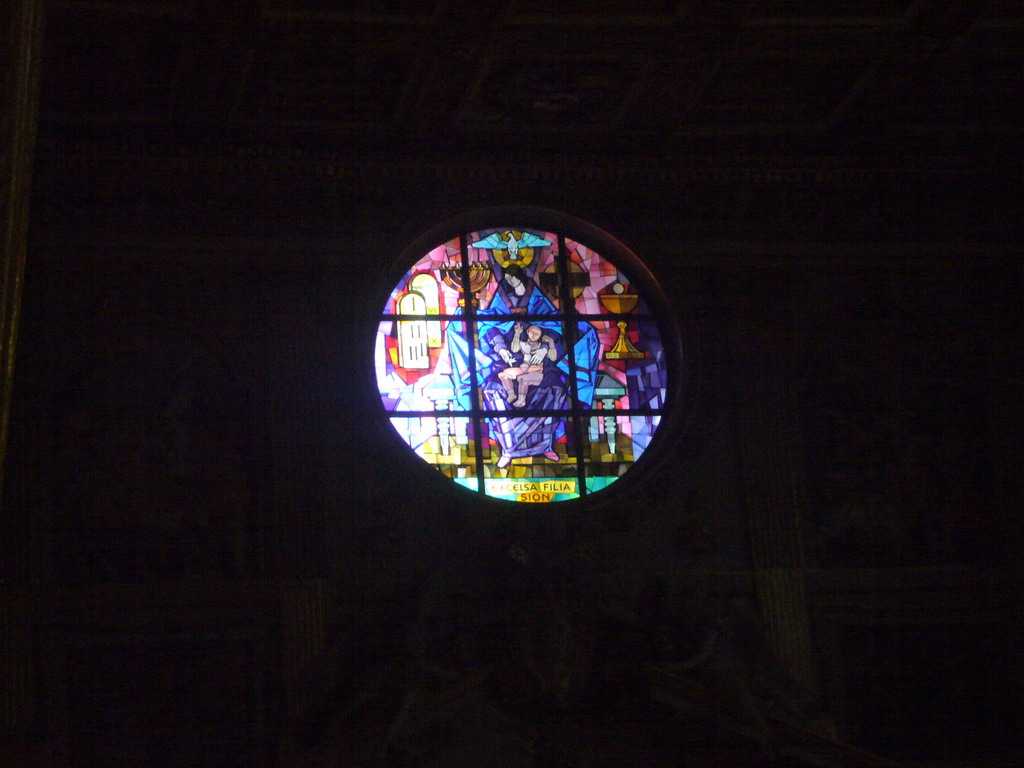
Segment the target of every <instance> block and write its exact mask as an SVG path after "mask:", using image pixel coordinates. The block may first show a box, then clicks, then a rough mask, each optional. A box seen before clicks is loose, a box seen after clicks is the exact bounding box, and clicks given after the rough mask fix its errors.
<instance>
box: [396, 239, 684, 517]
mask: <svg viewBox="0 0 1024 768" xmlns="http://www.w3.org/2000/svg"><path fill="white" fill-rule="evenodd" d="M640 292H641V289H640V286H639V285H638V284H636V283H634V282H632V281H631V280H630V278H629V276H628V272H624V271H623V270H622V269H621V268H620V266H619V265H618V264H614V263H613V262H612V261H611V260H610V259H608V258H605V257H604V256H602V255H599V254H598V253H596V252H595V251H593V250H591V249H590V248H588V247H587V246H586V245H585V244H583V243H581V242H579V241H577V240H574V239H571V238H566V237H564V236H561V235H559V234H558V233H555V232H550V231H547V230H539V229H527V228H515V227H497V228H489V229H479V230H475V231H471V232H466V233H465V234H464V235H462V236H461V237H455V238H452V239H450V240H448V241H446V242H444V243H442V244H440V245H437V246H435V247H433V248H431V249H430V250H429V251H427V252H426V253H425V254H423V255H422V256H420V257H419V258H418V259H417V260H416V263H415V264H414V265H413V266H412V268H410V269H409V270H408V271H407V272H406V273H405V274H404V275H403V277H402V278H401V280H399V282H398V284H397V285H396V287H395V289H394V290H393V291H392V292H391V294H390V295H389V296H388V299H387V302H386V303H385V307H384V310H383V313H382V315H383V317H382V319H381V322H380V325H379V330H378V333H377V346H376V372H377V382H378V388H379V391H380V396H381V401H382V404H383V405H384V408H385V409H386V410H387V411H388V412H389V413H390V415H391V422H392V425H393V426H394V428H395V430H396V431H397V432H398V434H399V435H400V436H401V437H402V439H403V440H404V441H405V442H406V444H408V445H409V446H410V448H411V449H412V450H413V451H414V452H415V453H416V454H417V455H418V456H419V457H420V458H421V459H422V460H423V461H425V462H427V463H428V464H430V465H431V466H433V467H435V468H436V469H438V470H439V471H440V472H441V473H443V474H444V475H446V476H447V477H449V478H451V479H452V480H454V481H455V482H456V483H457V484H459V485H461V486H463V487H465V488H467V489H470V490H472V491H476V492H480V493H483V494H485V495H486V496H488V497H491V498H494V499H502V500H509V501H521V502H553V501H565V500H569V499H574V498H578V497H580V496H585V495H587V494H589V493H595V492H597V491H600V490H602V489H604V488H606V487H607V486H609V485H611V484H612V483H613V482H615V481H616V480H617V479H618V478H620V477H621V476H622V475H624V474H625V473H626V471H627V470H628V469H629V468H630V467H632V465H633V464H634V463H635V462H636V461H637V460H638V459H639V458H640V456H641V455H642V454H643V453H644V451H646V450H647V449H648V448H649V446H650V445H651V442H652V439H653V436H654V433H655V430H656V429H657V427H658V425H659V423H660V421H661V416H662V413H663V412H664V409H665V407H666V404H667V403H666V400H667V394H668V360H667V356H666V350H665V344H664V338H663V333H662V331H661V329H660V328H659V325H658V322H657V320H656V318H655V317H654V315H653V313H652V312H651V310H650V307H649V305H648V304H647V303H646V302H645V301H644V299H643V298H642V297H641V295H640ZM595 411H600V412H601V415H599V416H597V415H594V416H584V415H583V414H584V413H588V414H593V413H594V412H595Z"/></svg>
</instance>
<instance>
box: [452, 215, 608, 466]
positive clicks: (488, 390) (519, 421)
mask: <svg viewBox="0 0 1024 768" xmlns="http://www.w3.org/2000/svg"><path fill="white" fill-rule="evenodd" d="M524 234H528V233H524ZM491 239H494V238H493V237H492V238H488V240H491ZM538 239H539V238H538ZM541 242H542V243H543V244H544V245H547V244H548V243H547V242H546V241H541ZM485 243H487V241H481V242H480V243H474V244H473V247H484V248H489V247H490V246H489V245H487V244H485ZM489 253H490V258H491V268H492V271H493V274H494V276H495V278H496V279H497V290H496V291H495V293H494V296H493V298H492V299H491V301H490V304H489V306H487V307H486V308H480V309H478V310H477V311H476V318H477V323H476V324H477V334H478V338H479V340H480V346H479V347H478V348H477V349H476V350H475V354H474V363H475V366H476V376H477V382H478V385H479V388H480V392H481V395H482V399H483V402H482V403H481V404H480V407H481V408H482V409H483V410H485V411H496V412H501V413H502V414H506V413H507V414H508V415H502V417H500V418H497V419H494V420H488V421H487V424H488V427H489V428H490V430H491V434H492V435H493V437H494V438H495V439H496V440H497V442H498V444H499V445H500V446H501V457H500V458H499V460H498V462H497V466H498V467H507V466H508V465H509V464H510V463H511V462H512V460H513V459H518V458H524V457H527V456H544V457H546V458H548V459H549V460H551V461H558V460H559V458H560V457H559V455H558V453H557V452H556V451H555V441H556V440H558V439H559V438H560V437H561V436H562V435H563V434H565V421H564V419H562V418H561V417H559V416H558V415H556V414H553V413H548V414H545V415H531V413H530V412H531V411H538V410H542V411H557V410H563V409H567V407H568V405H567V403H568V399H569V395H570V386H569V383H568V382H569V376H570V375H571V373H572V372H571V371H570V370H569V367H570V357H569V354H568V350H567V349H566V346H565V337H564V334H565V332H566V330H567V329H566V328H564V327H563V323H562V321H561V320H560V319H557V318H555V317H552V319H551V320H544V319H543V318H542V317H537V315H552V316H554V315H556V314H557V310H556V308H555V306H554V304H553V303H552V301H551V300H550V299H549V298H548V297H547V296H546V295H544V292H543V291H542V290H541V288H540V286H539V285H538V284H537V283H536V281H535V280H534V271H535V269H536V262H533V263H531V264H528V265H526V266H523V265H522V264H521V263H515V262H510V261H509V260H507V259H504V260H499V259H498V258H496V257H495V250H489ZM502 262H504V263H502ZM501 315H504V316H506V317H504V318H502V319H498V318H497V317H495V316H501ZM510 315H511V316H515V315H526V316H527V319H523V320H517V319H515V318H514V317H509V316H510ZM492 318H493V319H492ZM517 324H518V325H519V326H520V344H519V345H518V346H519V347H520V348H519V349H518V350H513V344H514V340H515V335H516V326H517ZM529 328H537V329H539V331H540V334H541V342H542V343H541V344H540V345H539V347H538V350H533V351H539V348H540V347H546V349H544V352H543V357H537V358H535V359H536V360H537V361H538V362H535V363H533V364H532V365H533V366H534V367H536V366H538V365H539V366H540V368H541V370H540V371H537V370H533V371H532V372H531V371H530V370H529V368H530V367H531V363H530V361H529V360H526V357H525V355H524V354H523V352H522V346H523V344H522V339H523V338H527V337H528V335H529V333H530V331H529ZM573 330H574V335H575V337H576V339H575V342H574V343H573V345H572V350H573V358H574V359H575V364H576V371H575V376H576V395H577V397H578V398H579V401H580V404H581V405H582V406H583V407H584V408H589V407H590V405H591V403H592V401H593V397H594V381H595V377H596V370H597V364H598V359H599V351H600V350H599V342H598V339H597V333H596V332H595V331H594V328H593V327H592V326H591V325H589V324H588V323H583V322H579V323H576V324H575V328H574V329H573ZM524 332H525V335H524ZM534 335H536V334H535V333H534ZM545 338H546V339H547V341H543V339H545ZM446 340H447V346H448V353H449V355H450V357H451V368H452V383H453V385H454V389H455V396H456V400H457V401H458V404H459V407H460V408H461V409H463V410H468V409H469V408H470V407H471V402H470V398H471V387H470V375H471V373H470V372H471V367H470V362H469V354H470V352H469V348H470V344H469V342H468V340H467V338H466V333H465V330H464V328H463V327H462V324H460V323H455V322H452V323H449V324H448V331H447V336H446ZM534 343H536V342H534ZM524 362H525V364H526V367H527V371H526V373H527V374H532V376H531V378H530V379H529V380H528V383H527V386H526V387H525V389H526V391H525V393H524V396H523V397H520V395H519V392H520V387H521V385H520V384H519V383H516V385H515V387H514V391H515V393H516V397H515V398H510V397H509V396H508V395H509V390H508V388H507V387H506V384H507V383H508V379H509V378H510V377H512V378H517V377H518V376H517V375H516V374H513V373H511V371H510V369H522V366H523V365H524ZM503 372H505V373H504V375H503ZM536 374H540V375H539V376H538V375H536Z"/></svg>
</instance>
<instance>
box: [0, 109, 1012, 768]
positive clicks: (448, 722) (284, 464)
mask: <svg viewBox="0 0 1024 768" xmlns="http://www.w3.org/2000/svg"><path fill="white" fill-rule="evenodd" d="M64 130H65V131H66V130H67V129H64ZM88 133H89V129H86V128H83V129H81V130H80V131H78V132H76V135H75V136H70V137H69V136H63V135H60V132H59V131H57V130H56V129H51V130H48V131H47V130H44V132H43V134H42V135H41V137H40V149H39V162H38V170H37V183H36V187H35V198H34V201H33V224H32V230H31V238H30V243H31V250H30V256H29V266H28V271H27V275H26V283H25V294H24V310H23V318H22V327H21V334H20V339H19V345H20V346H19V349H20V352H19V359H18V365H17V377H16V394H15V399H14V403H13V414H12V433H11V434H12V437H11V446H10V453H9V461H8V469H7V475H8V477H7V482H6V487H5V499H4V509H5V516H4V519H3V522H2V528H0V553H2V557H0V563H2V565H0V569H2V570H0V575H2V577H3V586H2V588H3V589H4V590H5V592H4V593H3V596H4V600H5V605H8V606H11V608H10V610H9V611H8V613H7V617H8V618H6V619H5V622H6V623H5V624H4V625H3V631H4V632H5V633H6V635H5V637H8V638H10V639H11V641H10V643H9V644H8V647H10V648H13V649H15V650H17V649H21V650H20V651H17V652H15V651H11V652H10V653H8V656H9V659H8V661H7V662H5V663H7V666H8V668H9V672H8V676H9V678H10V679H11V680H12V681H14V682H16V683H17V684H18V688H17V690H18V691H22V693H17V694H12V695H11V696H9V697H8V698H7V699H5V706H7V707H9V708H11V711H14V710H15V709H17V710H18V711H19V712H22V715H21V716H20V717H19V718H13V719H12V720H11V721H12V722H17V723H18V726H17V728H15V730H14V731H12V733H15V734H16V737H12V738H14V741H12V742H11V743H12V744H15V745H16V746H15V747H13V748H12V749H14V750H15V753H14V754H17V755H21V756H24V755H32V756H34V757H33V759H36V760H38V762H37V764H40V765H42V764H46V763H45V762H44V761H51V763H52V764H55V765H69V766H76V767H77V766H93V765H97V766H99V765H104V766H106V765H130V764H132V765H138V764H152V765H165V764H166V765H172V764H183V763H182V762H181V761H182V760H186V761H188V762H186V763H184V764H190V765H268V766H269V765H278V764H280V765H287V764H299V761H301V760H307V761H309V762H307V763H301V764H309V765H342V764H355V763H352V762H345V756H346V755H348V756H358V759H361V760H364V761H365V764H368V765H369V764H375V763H374V762H373V761H374V760H376V761H378V763H380V764H397V765H402V764H412V763H414V762H418V761H420V764H422V762H428V764H436V765H448V764H470V763H466V762H465V761H466V760H470V761H472V760H477V761H478V762H477V764H482V763H479V759H480V754H481V752H480V750H481V749H482V750H484V751H483V753H482V754H489V753H493V751H494V750H495V749H497V750H498V751H500V752H501V753H502V754H504V755H507V756H509V757H508V760H509V764H517V765H518V764H521V765H528V764H548V763H551V764H559V763H558V761H559V760H563V761H564V760H569V759H570V758H571V759H576V760H587V759H589V760H592V761H593V762H592V764H595V765H597V764H601V765H604V764H608V765H627V764H633V763H632V762H630V761H634V762H637V764H648V765H652V764H653V765H657V764H660V763H659V762H658V761H659V760H660V761H666V762H667V761H671V760H674V759H677V758H678V757H679V755H688V756H689V757H688V759H691V760H699V759H701V756H703V757H705V758H708V759H718V760H722V759H726V760H727V759H729V755H731V754H732V755H733V757H734V758H735V759H736V761H737V762H734V763H733V764H742V762H741V761H742V760H748V761H750V762H749V764H752V765H753V764H760V763H758V762H757V761H758V760H762V759H768V758H767V757H765V755H767V754H768V752H765V751H763V750H764V749H765V746H764V745H765V744H767V743H772V744H782V745H783V747H782V748H781V749H782V752H781V753H782V754H786V755H789V756H790V757H789V759H791V760H798V757H796V755H798V754H800V753H799V750H798V747H797V745H798V744H800V745H802V746H800V749H805V750H811V751H813V749H814V748H815V747H814V746H813V743H816V742H813V739H811V737H810V736H808V735H807V733H812V732H813V733H817V734H828V732H829V729H830V728H831V729H834V731H833V732H834V733H836V734H837V735H838V737H839V738H840V740H841V741H843V742H847V743H853V744H856V745H859V746H863V747H866V748H871V749H875V750H878V751H880V752H885V753H889V754H893V755H896V756H899V757H911V758H927V757H938V758H968V757H973V758H977V759H995V758H998V757H1001V756H1007V755H1009V754H1012V752H1013V750H1014V749H1016V748H1018V747H1019V746H1020V727H1021V710H1020V706H1019V697H1018V698H1017V699H1016V702H1017V703H1016V704H1012V703H1011V701H1012V699H1013V697H1012V695H1011V694H1012V690H1013V687H1014V685H1015V684H1018V683H1019V681H1020V672H1021V670H1020V668H1019V662H1017V661H1015V660H1014V658H1013V656H1012V654H1011V653H1010V652H1009V650H1008V649H1009V648H1011V647H1012V646H1011V643H1012V638H1013V637H1014V634H1013V633H1014V627H1015V626H1016V623H1017V621H1018V619H1019V606H1018V605H1016V601H1014V600H1013V599H1012V592H1011V590H1010V589H1009V587H1008V586H1007V584H1006V579H1007V578H1009V574H1011V573H1012V566H1013V561H1014V554H1015V552H1017V551H1019V546H1020V544H1021V537H1020V531H1021V526H1020V523H1019V516H1020V503H1019V502H1020V490H1021V489H1020V473H1019V468H1020V459H1021V443H1020V434H1021V430H1020V428H1021V426H1022V424H1021V409H1020V398H1019V392H1020V386H1021V384H1022V381H1021V366H1020V363H1021V354H1020V345H1019V340H1020V331H1021V325H1022V323H1021V320H1022V317H1021V313H1022V309H1021V308H1022V306H1024V302H1022V301H1021V299H1022V298H1024V297H1022V295H1021V294H1022V284H1021V271H1020V252H1019V240H1018V239H1017V238H1018V237H1019V233H1020V221H1021V220H1022V219H1021V217H1020V216H1019V215H1018V214H1019V213H1020V211H1019V207H1020V204H1019V201H1017V202H1015V203H1014V202H1012V201H1010V202H1007V198H1005V197H1004V193H1005V192H1006V191H1007V189H1008V188H1009V187H1010V186H1011V183H1010V180H1009V175H1008V174H1005V173H1004V172H1003V171H1001V170H998V169H996V167H995V166H994V164H991V163H990V158H989V155H988V150H983V151H979V150H975V151H974V152H973V153H972V154H967V155H959V154H956V153H953V154H950V155H948V156H942V157H936V158H934V159H933V160H931V161H929V162H923V161H920V160H918V161H915V162H914V163H911V162H909V161H907V163H903V162H902V161H901V160H899V159H898V158H881V159H879V158H874V159H870V160H869V159H865V158H863V157H859V156H857V155H856V154H845V155H831V156H810V155H797V154H793V155H787V156H785V157H766V156H761V157H759V158H751V157H749V156H743V155H741V154H733V155H729V156H713V157H710V158H709V157H699V156H694V157H687V158H680V157H674V158H650V157H644V156H640V155H635V156H633V157H631V158H619V159H616V160H615V161H614V162H613V163H599V162H597V161H595V160H594V159H593V158H590V159H587V158H575V157H572V156H566V155H560V156H529V155H526V154H523V155H522V156H521V157H515V158H501V159H500V160H496V159H495V158H493V157H491V158H488V157H483V156H481V157H467V158H461V159H460V158H454V157H452V156H451V155H444V156H439V157H437V158H436V159H433V160H430V159H424V158H423V157H416V156H413V155H410V156H408V157H405V156H402V155H400V154H399V155H395V156H367V157H355V156H353V155H351V154H346V153H344V152H341V151H339V150H337V149H336V148H327V147H323V146H316V145H315V144H311V143H308V142H302V141H299V140H294V141H292V142H282V141H278V142H276V143H271V144H269V145H261V144H257V143H254V142H252V141H250V140H248V139H246V137H241V138H240V139H237V140H234V141H229V140H228V139H227V138H226V137H216V136H214V137H200V136H154V135H146V136H142V135H139V136H133V135H132V131H131V129H125V130H123V131H122V132H120V133H119V134H118V137H119V138H118V139H117V140H116V141H112V140H110V139H104V138H102V137H99V136H94V135H87V134H88ZM78 134H81V135H78ZM83 136H84V137H83ZM979 166H981V167H984V168H986V169H987V172H986V176H985V178H984V179H979V178H977V176H976V175H975V173H974V171H975V170H976V169H977V168H978V167H979ZM495 203H502V204H509V203H511V204H531V205H542V206H549V207H552V208H555V209H558V210H560V211H563V212H565V213H566V214H569V215H572V216H578V217H580V218H583V219H585V220H589V221H591V222H592V223H593V224H595V225H597V226H600V227H603V228H605V229H606V230H607V231H608V232H609V233H610V234H612V235H613V236H615V237H617V238H620V239H621V240H623V241H624V242H625V243H626V244H627V245H628V246H630V247H632V248H633V249H634V250H635V251H636V253H637V254H638V256H639V257H640V258H641V259H642V260H643V261H644V262H645V263H646V264H647V265H648V266H649V267H650V269H651V272H652V273H653V275H654V276H655V278H656V279H657V280H658V281H659V283H660V284H661V286H662V288H663V289H664V291H665V293H666V295H667V297H668V298H669V300H670V302H671V304H672V306H673V307H674V308H675V311H676V320H677V322H678V324H679V327H680V331H681V336H682V341H683V351H684V379H685V381H684V397H683V398H682V402H681V403H680V404H679V417H678V419H677V422H676V423H675V425H674V426H673V432H672V435H671V439H670V440H668V441H666V443H667V444H666V445H665V446H664V450H663V451H662V452H661V453H659V455H657V456H652V457H650V460H649V461H648V462H647V464H648V466H647V467H645V470H646V471H645V472H644V473H643V476H642V478H641V480H640V481H639V482H637V483H636V484H634V485H632V486H630V488H629V492H628V493H624V494H616V493H614V492H610V493H609V494H608V498H607V499H604V498H598V499H595V500H594V502H593V504H592V505H589V506H588V507H587V508H585V509H584V510H582V511H578V512H573V513H571V514H566V513H563V512H561V511H559V510H557V509H553V510H548V509H534V508H527V509H521V510H520V509H517V510H515V511H513V512H509V511H507V510H504V509H491V508H489V507H487V506H486V505H481V504H480V503H479V502H478V501H476V500H475V499H471V498H466V497H465V496H463V495H461V494H458V493H456V492H454V490H453V489H452V488H451V487H449V485H448V484H447V483H446V482H444V481H442V480H441V479H440V478H437V477H434V476H433V475H431V474H430V473H429V472H427V471H424V468H423V467H422V466H420V465H419V463H418V462H417V461H415V460H410V459H409V457H407V456H405V455H404V454H403V452H402V450H401V446H400V444H399V443H398V441H397V440H396V439H395V438H394V436H393V435H391V433H390V431H389V428H388V426H387V424H386V422H385V421H384V420H383V419H382V416H381V414H380V413H379V411H378V410H377V398H376V396H375V394H374V389H373V383H372V379H371V372H370V370H369V368H370V362H371V355H372V342H373V333H374V330H375V327H374V322H375V321H374V314H375V312H376V311H377V308H378V307H379V306H381V305H382V303H383V299H384V297H385V295H386V294H387V292H388V291H389V290H390V288H391V284H392V282H393V279H394V277H395V275H396V268H401V267H404V265H397V264H396V261H395V260H396V258H397V256H398V254H399V253H400V252H401V250H402V249H403V248H404V247H406V246H407V245H408V243H409V242H411V241H412V240H413V239H414V238H416V237H417V236H419V235H420V234H422V232H423V231H425V230H426V229H428V228H429V227H430V226H432V225H434V224H435V223H437V222H438V221H440V220H444V219H446V218H448V217H450V216H452V215H454V214H457V213H462V212H464V211H466V210H470V209H472V208H474V207H476V206H481V205H488V204H495ZM1014 206H1015V207H1016V209H1017V210H1015V208H1014ZM639 471H640V470H639V468H638V472H639ZM705 651H707V654H705ZM702 654H705V655H704V656H702ZM694 659H696V661H694ZM951 659H952V660H953V661H951ZM980 659H990V660H992V659H994V660H996V661H997V663H998V664H999V668H1000V669H1001V670H1003V671H1004V673H1005V674H1000V675H998V676H997V675H991V674H988V673H983V672H982V671H981V666H978V667H972V668H971V670H972V671H967V669H968V667H969V662H970V661H971V660H980ZM687 660H689V661H693V663H694V666H693V667H688V668H687V669H688V670H689V669H692V670H695V671H692V672H688V673H687V675H690V676H689V677H687V675H682V678H681V679H676V678H673V677H672V676H671V675H669V674H668V672H667V671H666V670H669V669H670V668H672V665H673V664H681V663H683V662H686V661H687ZM908 660H913V661H914V664H912V665H909V666H908ZM961 662H963V663H961ZM982 664H983V663H982V662H980V661H979V665H982ZM651 669H655V670H660V672H661V676H660V677H659V676H658V675H653V676H652V673H651ZM687 680H688V681H689V683H688V684H687V683H686V681H687ZM687 685H689V687H687ZM11 690H12V691H13V690H14V688H13V687H12V689H11ZM958 690H966V691H967V692H966V693H957V692H956V691H958ZM1018 690H1019V689H1018ZM894 702H899V703H894ZM964 713H970V715H969V716H967V717H961V715H963V714H964ZM982 713H984V716H983V715H982ZM673 718H676V719H673ZM679 718H681V721H682V722H683V723H684V724H685V727H683V728H679V727H678V722H680V720H679ZM955 722H959V723H960V724H961V729H962V730H963V731H964V733H963V734H962V738H961V737H960V736H957V735H955V734H951V733H950V732H949V731H948V730H944V729H943V728H942V727H940V725H939V724H940V723H955ZM611 723H614V724H615V725H614V727H613V726H612V725H611ZM993 723H997V724H998V725H999V727H995V726H994V725H993ZM784 724H785V725H784ZM797 726H799V729H806V733H804V731H801V730H799V729H798V728H797ZM787 729H789V730H787ZM794 729H796V730H794ZM797 733H803V734H804V735H803V736H799V737H798V736H797V735H796V734H797ZM484 734H489V735H488V736H487V737H486V738H485V736H484ZM570 734H574V735H571V736H570ZM581 734H582V735H581ZM681 734H682V735H681ZM722 734H726V735H727V737H725V736H723V735H722ZM737 734H738V735H737ZM585 737H586V738H585ZM801 738H802V739H805V741H806V742H807V743H806V744H805V743H804V742H801V741H800V739H801ZM821 738H825V737H824V736H821ZM588 739H589V741H588ZM730 739H731V740H732V741H737V740H738V743H740V744H741V745H742V749H741V751H742V755H741V756H739V757H737V756H736V755H735V754H733V753H732V752H730V751H729V750H731V749H738V748H737V747H735V745H733V746H730V744H731V743H732V742H731V741H730ZM641 744H645V745H653V746H641ZM19 745H20V746H19ZM481 745H483V746H481ZM495 745H499V746H497V747H496V746H495ZM17 750H20V751H17ZM787 750H788V751H787ZM530 755H532V757H530ZM609 755H610V756H611V757H608V756H609ZM709 755H710V756H712V757H708V756H709ZM353 759H356V758H353ZM835 759H836V760H837V761H838V762H837V764H846V763H843V762H842V760H847V761H852V760H854V758H853V757H850V756H847V757H844V758H835ZM530 760H533V761H534V762H532V763H531V762H529V761H530ZM601 760H605V761H606V762H600V761H601ZM176 761H177V762H176ZM429 761H433V762H429ZM460 761H461V762H460ZM517 761H518V762H517ZM538 761H539V762H538ZM793 764H803V763H799V762H796V763H793ZM849 764H855V763H852V762H850V763H849Z"/></svg>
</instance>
